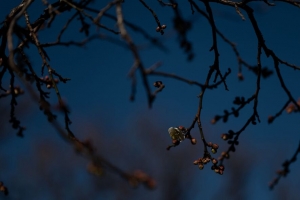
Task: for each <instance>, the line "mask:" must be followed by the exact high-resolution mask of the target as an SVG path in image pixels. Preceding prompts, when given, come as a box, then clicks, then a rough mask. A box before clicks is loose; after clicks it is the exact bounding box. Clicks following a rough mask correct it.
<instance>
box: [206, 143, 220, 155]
mask: <svg viewBox="0 0 300 200" xmlns="http://www.w3.org/2000/svg"><path fill="white" fill-rule="evenodd" d="M207 146H208V147H211V152H212V153H213V154H215V153H217V150H218V148H219V145H217V144H213V143H212V142H209V143H207Z"/></svg>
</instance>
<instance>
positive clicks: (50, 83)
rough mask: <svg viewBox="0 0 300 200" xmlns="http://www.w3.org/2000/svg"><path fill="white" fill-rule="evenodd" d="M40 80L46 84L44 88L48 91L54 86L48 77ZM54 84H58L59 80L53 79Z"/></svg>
mask: <svg viewBox="0 0 300 200" xmlns="http://www.w3.org/2000/svg"><path fill="white" fill-rule="evenodd" d="M41 80H42V81H43V82H45V83H46V87H47V88H48V89H50V88H52V87H53V86H54V85H53V81H52V80H51V78H50V77H49V76H45V77H42V78H41ZM54 82H55V84H57V83H58V82H59V80H58V79H57V78H56V79H54Z"/></svg>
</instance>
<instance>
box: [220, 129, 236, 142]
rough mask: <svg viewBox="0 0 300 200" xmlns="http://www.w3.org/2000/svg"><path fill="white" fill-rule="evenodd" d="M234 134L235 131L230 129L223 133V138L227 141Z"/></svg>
mask: <svg viewBox="0 0 300 200" xmlns="http://www.w3.org/2000/svg"><path fill="white" fill-rule="evenodd" d="M234 134H235V133H234V132H233V130H229V131H228V133H223V134H221V138H222V139H223V140H225V141H226V140H228V139H232V138H233V136H234Z"/></svg>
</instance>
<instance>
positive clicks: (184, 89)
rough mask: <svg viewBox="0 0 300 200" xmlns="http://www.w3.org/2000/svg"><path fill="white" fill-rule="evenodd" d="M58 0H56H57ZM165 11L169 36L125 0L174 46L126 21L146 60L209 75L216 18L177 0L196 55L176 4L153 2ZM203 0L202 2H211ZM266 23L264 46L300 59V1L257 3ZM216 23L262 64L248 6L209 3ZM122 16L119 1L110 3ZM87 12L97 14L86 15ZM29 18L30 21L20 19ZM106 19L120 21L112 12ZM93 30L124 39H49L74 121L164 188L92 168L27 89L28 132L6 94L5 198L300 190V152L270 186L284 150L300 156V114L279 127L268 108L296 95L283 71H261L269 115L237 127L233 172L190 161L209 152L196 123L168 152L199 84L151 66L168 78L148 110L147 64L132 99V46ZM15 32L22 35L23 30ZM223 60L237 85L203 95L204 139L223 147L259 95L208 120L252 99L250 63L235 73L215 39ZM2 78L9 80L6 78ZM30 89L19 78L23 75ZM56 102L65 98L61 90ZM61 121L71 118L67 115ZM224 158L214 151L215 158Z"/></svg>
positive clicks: (192, 75)
mask: <svg viewBox="0 0 300 200" xmlns="http://www.w3.org/2000/svg"><path fill="white" fill-rule="evenodd" d="M49 2H50V3H53V2H54V1H53V2H52V1H49ZM107 2H109V1H103V2H101V3H99V1H98V2H95V3H93V4H92V5H91V6H90V7H94V8H96V9H100V8H102V7H103V6H105V5H106V4H107ZM146 2H147V3H148V4H149V6H151V8H152V9H153V10H154V11H155V12H156V13H157V16H158V17H159V19H160V21H161V23H162V24H166V25H167V29H166V30H165V34H164V35H163V36H161V35H160V34H159V33H157V32H156V31H155V29H156V26H157V25H156V22H155V20H154V18H153V16H152V15H151V13H150V12H149V11H148V10H147V9H146V8H145V7H144V6H143V5H142V4H141V3H140V2H138V1H125V3H124V4H123V9H124V18H125V19H126V20H127V21H130V22H131V23H133V24H136V25H137V26H140V27H141V28H143V29H145V30H146V31H147V33H148V34H150V35H151V36H153V37H157V38H159V42H160V43H161V44H163V45H164V46H165V47H166V50H165V51H163V50H160V49H158V48H156V47H155V46H154V45H153V44H151V42H149V41H147V40H145V38H144V37H143V36H141V35H140V34H138V33H137V32H134V31H132V30H130V29H128V28H127V29H128V31H129V33H130V35H131V37H132V39H133V41H134V42H135V44H136V45H138V46H139V47H140V55H141V58H142V62H143V64H144V66H145V67H147V68H148V67H150V66H152V65H153V64H155V63H157V62H162V65H161V66H160V67H159V68H158V71H163V72H169V73H174V74H177V75H180V76H182V77H185V78H187V79H190V80H196V81H198V82H200V83H204V81H205V78H206V75H207V72H208V70H209V66H210V65H212V63H213V60H214V57H213V56H214V55H213V52H209V49H210V47H211V45H212V36H211V27H210V25H209V23H208V22H207V20H206V19H205V18H204V17H203V16H201V15H200V14H198V13H195V14H194V15H192V14H191V10H190V4H189V3H188V1H180V2H179V5H178V6H179V9H180V11H181V14H182V16H183V17H184V18H185V19H186V20H191V22H192V29H191V30H190V31H189V32H188V35H187V38H188V40H189V41H190V42H191V43H192V44H193V51H194V53H195V58H194V59H193V60H192V61H188V60H187V55H186V54H185V53H184V51H183V50H182V49H181V48H180V45H179V42H178V35H177V33H176V31H175V30H174V27H173V25H172V19H173V17H174V12H173V10H172V8H171V7H162V6H160V4H159V3H158V2H157V1H146ZM19 3H20V1H8V0H4V1H2V3H1V6H0V19H1V21H2V20H4V19H5V16H6V15H7V14H8V13H9V12H10V10H11V9H12V8H13V7H15V6H17V5H18V4H19ZM197 3H198V5H199V6H200V7H201V8H202V9H203V10H205V7H204V5H203V4H202V3H201V2H198V1H197ZM249 5H250V6H251V7H252V8H253V9H254V10H255V12H254V15H255V17H256V19H257V21H258V25H259V27H260V28H261V31H262V33H263V36H264V38H265V40H266V44H267V45H268V47H269V48H271V49H273V51H274V52H275V53H276V54H277V56H278V57H280V58H281V59H282V60H285V61H288V62H290V63H293V64H296V65H300V60H299V49H300V48H299V47H300V40H299V33H300V26H299V22H300V13H299V8H297V7H295V6H291V5H288V4H284V3H280V2H276V6H274V7H270V6H267V5H266V4H264V3H263V2H253V3H250V4H249ZM211 6H212V9H213V12H214V17H215V23H216V26H217V27H218V29H219V30H220V31H221V32H222V33H223V34H224V35H225V36H226V37H227V38H228V39H229V40H231V41H232V42H235V43H236V44H237V48H238V50H239V52H240V55H241V57H242V58H243V59H244V60H245V61H247V62H248V63H249V64H251V65H255V64H256V53H257V52H256V51H257V39H256V36H255V33H254V31H253V29H252V26H251V23H250V20H249V19H247V16H246V13H244V12H243V11H242V12H243V14H244V16H245V18H246V20H245V21H243V20H242V19H241V17H240V16H239V15H238V14H237V13H236V11H235V9H234V8H229V7H225V6H222V5H218V4H216V3H211ZM43 9H44V5H43V4H42V2H41V1H35V2H34V3H33V4H32V5H31V6H30V8H29V11H28V12H29V15H30V19H31V21H35V19H37V18H38V17H39V16H40V14H42V10H43ZM72 13H74V11H72V12H66V13H64V14H63V15H61V16H58V17H57V19H56V20H55V21H54V22H53V24H52V26H51V28H50V29H47V28H45V29H44V30H42V31H40V32H39V39H40V41H41V42H42V43H43V42H54V41H55V40H56V38H57V35H58V33H59V31H60V30H61V28H62V27H63V26H64V24H65V23H66V21H67V19H68V17H70V16H71V15H72ZM109 13H110V14H113V15H115V9H114V8H112V9H111V10H110V11H109ZM86 21H87V22H89V20H86ZM18 23H19V24H23V25H24V19H20V20H19V21H18ZM101 23H103V24H105V25H107V26H109V27H110V28H113V29H115V30H117V26H116V23H115V21H114V20H111V19H108V18H105V17H103V19H102V21H101ZM80 27H81V25H80V23H79V21H77V20H75V21H74V22H73V23H72V24H71V25H70V27H69V29H68V30H67V31H66V33H65V34H64V35H63V37H62V41H71V40H73V41H81V40H83V39H84V38H85V35H84V34H82V33H79V29H80ZM90 31H91V34H93V33H97V32H99V33H102V34H104V35H108V36H110V37H112V38H115V39H116V40H117V41H119V43H118V44H121V45H118V44H113V43H111V42H109V41H106V40H103V39H99V40H93V41H92V42H90V43H88V44H86V45H85V46H84V47H74V46H71V47H64V46H57V47H51V48H47V49H46V50H47V53H48V55H49V57H50V58H51V61H50V64H51V66H52V67H53V68H54V69H55V70H56V71H57V72H58V73H60V74H61V75H62V76H63V77H68V78H71V81H69V82H68V83H67V84H63V83H59V84H58V87H59V89H60V92H61V95H62V97H63V99H64V100H65V101H66V102H67V104H68V106H69V107H70V109H71V114H70V118H71V120H72V122H73V123H72V125H71V130H73V132H74V134H75V135H76V136H77V137H78V138H80V139H85V138H89V139H91V140H92V142H93V144H94V146H96V148H97V152H98V153H99V154H100V155H102V156H104V157H105V158H107V159H108V160H109V161H110V162H112V163H114V164H116V165H117V166H119V167H120V168H122V169H124V170H125V171H129V172H130V171H134V170H135V169H141V170H143V171H145V172H147V173H148V174H149V175H150V176H151V177H153V178H155V180H156V181H157V188H156V189H155V190H148V189H147V188H145V187H143V186H142V185H141V186H140V187H138V188H136V189H132V188H131V187H130V185H129V184H128V183H127V182H126V181H124V180H123V179H121V178H120V177H118V175H116V174H113V173H111V172H109V171H107V172H106V173H105V175H103V176H101V177H95V176H94V175H92V174H90V173H88V172H87V170H86V165H87V164H88V161H87V160H86V159H84V158H82V157H80V156H78V155H76V153H75V151H74V149H73V148H72V146H70V145H69V144H68V143H66V142H65V141H64V140H63V139H62V138H61V137H60V136H59V134H57V133H56V131H55V130H54V129H53V127H52V126H51V125H50V124H49V123H48V121H47V119H46V117H45V116H44V115H43V113H42V112H41V111H40V110H39V108H38V105H37V104H36V103H35V102H33V101H32V99H31V98H30V95H29V94H28V93H26V90H25V94H24V95H23V96H21V97H19V98H18V99H17V100H18V103H19V105H18V109H17V110H18V111H17V116H18V117H19V119H20V120H21V124H22V125H24V126H26V128H27V129H26V131H25V132H24V134H25V137H24V138H19V137H17V136H16V134H15V132H16V131H15V130H13V129H12V128H11V126H10V124H9V123H8V119H9V112H10V110H9V109H10V106H9V102H10V100H9V98H7V99H1V105H0V112H1V115H2V116H1V122H0V125H1V134H0V181H2V182H4V184H5V185H6V186H7V187H8V188H9V191H10V194H9V196H8V197H4V195H3V194H2V193H0V199H45V200H47V199H299V196H300V193H299V185H298V181H299V176H300V171H299V170H298V168H299V167H300V163H299V162H295V163H293V164H292V165H291V173H290V174H288V176H287V177H285V178H283V179H281V180H280V182H279V184H278V185H277V186H276V187H275V189H274V190H273V191H270V190H269V188H268V183H269V182H270V181H271V180H272V179H273V178H275V176H276V170H278V169H281V164H282V163H283V162H284V160H286V159H289V158H291V157H292V155H293V154H294V152H295V151H296V149H297V147H298V144H299V115H298V114H297V113H291V114H287V113H286V112H285V111H284V112H283V114H282V115H281V116H280V117H279V118H278V119H276V120H275V121H274V122H273V123H272V124H271V125H269V124H268V123H267V119H268V116H269V115H274V114H275V113H277V112H278V111H279V110H280V109H281V108H282V106H283V105H284V104H285V103H286V101H287V100H288V97H287V96H286V94H285V92H284V91H283V89H282V88H281V86H280V82H279V80H278V77H277V76H276V74H275V73H273V75H272V76H270V77H269V78H267V79H262V80H261V90H260V94H259V101H258V112H259V116H260V119H261V123H259V124H257V125H256V126H253V125H250V126H248V127H247V129H246V130H245V131H244V132H243V133H242V134H241V136H240V139H239V141H240V145H239V146H238V147H237V151H236V152H235V153H233V154H231V158H230V159H229V160H226V161H225V163H224V164H225V167H226V170H225V172H224V174H223V176H220V175H218V174H216V173H214V172H213V171H211V170H210V164H208V165H207V166H205V168H204V169H203V170H202V171H200V170H199V169H198V167H197V166H194V165H193V161H194V160H196V159H198V158H199V157H202V156H203V155H202V154H203V144H202V142H201V139H200V134H199V130H198V128H197V127H195V128H194V129H193V130H192V132H191V133H192V136H193V137H195V138H196V139H197V140H198V143H197V145H195V146H193V145H191V144H190V142H189V141H188V140H185V141H183V142H182V143H181V144H180V145H179V146H177V147H176V148H172V149H171V150H170V151H166V147H167V146H168V145H169V144H171V142H172V141H171V139H170V137H169V133H168V131H167V130H168V128H169V127H172V126H173V127H174V126H179V125H183V126H186V127H188V126H190V124H191V123H192V121H193V119H194V116H195V114H196V112H197V109H198V101H199V99H198V98H197V95H199V94H200V92H201V91H200V88H199V87H197V86H195V85H189V84H186V83H183V82H180V81H177V80H174V79H170V78H165V77H157V76H149V83H150V85H151V89H152V91H154V90H155V88H154V87H153V86H152V83H153V82H155V81H157V80H160V81H162V82H163V83H164V84H165V86H166V87H165V88H164V90H163V91H162V92H160V93H159V94H158V95H157V98H156V99H155V101H154V104H153V107H152V108H151V109H149V108H148V103H147V96H146V92H145V89H144V87H143V84H142V79H141V77H140V73H139V72H138V73H137V74H136V75H137V93H136V98H135V101H134V102H131V101H130V100H129V97H130V92H131V80H130V78H129V77H128V76H127V75H128V72H129V69H130V68H131V66H132V65H133V62H134V58H133V56H132V52H130V51H129V50H128V48H127V47H126V45H124V44H125V43H124V42H123V41H122V40H121V38H120V36H118V35H114V34H112V33H110V32H108V31H106V30H104V29H100V30H98V29H97V28H96V27H95V26H93V25H92V26H91V28H90ZM16 41H17V39H16ZM218 45H219V52H220V69H221V71H222V73H225V72H226V71H227V69H228V68H231V70H232V73H231V74H230V75H229V77H228V79H227V84H228V87H229V91H225V89H224V85H220V86H219V87H218V88H217V89H213V90H207V91H206V93H205V96H204V100H203V110H202V115H201V117H202V124H203V129H204V133H205V136H206V140H207V141H212V142H213V143H217V144H219V146H220V149H219V151H218V154H217V155H219V154H220V153H221V152H222V151H225V150H227V148H228V144H227V143H226V142H225V141H223V140H222V139H221V137H220V135H221V134H222V133H226V132H227V131H228V130H229V129H232V130H234V131H237V130H239V129H241V128H242V126H243V125H244V124H245V122H246V120H248V118H249V116H250V115H251V114H252V111H253V103H251V104H250V105H247V106H246V107H245V108H244V109H243V110H242V111H241V112H240V116H239V117H238V118H235V117H233V116H231V117H229V120H228V122H227V123H223V122H221V121H220V122H218V123H216V124H214V125H213V124H211V123H210V121H211V119H212V118H213V117H214V116H215V115H216V114H220V115H221V114H222V113H223V110H224V109H227V110H230V109H231V107H232V106H234V105H233V103H232V102H233V100H234V98H235V97H236V96H244V97H245V98H248V97H250V96H251V95H253V94H254V92H255V90H256V75H255V74H254V73H253V72H250V71H248V70H247V69H246V68H243V75H244V77H245V80H244V81H239V80H238V77H237V73H238V66H237V61H236V57H235V54H234V52H233V51H232V48H231V47H230V46H229V45H228V44H226V43H225V42H224V41H222V39H221V38H220V37H218ZM26 53H28V55H29V58H30V61H31V62H32V64H33V66H34V68H35V70H36V71H40V69H39V68H40V67H41V64H42V63H41V58H40V57H39V55H38V52H37V50H36V48H35V47H34V46H31V47H30V48H29V49H26ZM262 66H263V67H268V68H269V69H271V70H273V72H275V70H274V67H273V60H272V59H270V58H267V57H266V56H265V54H264V53H263V54H262ZM280 70H281V72H282V75H283V77H284V80H285V83H286V85H287V86H288V88H289V89H290V91H291V93H292V95H293V97H294V98H295V99H296V100H297V99H298V97H299V98H300V92H299V72H298V71H295V70H293V69H291V68H289V67H286V66H283V65H280ZM5 80H6V81H2V84H3V85H4V86H8V85H9V82H8V80H9V77H5ZM21 87H22V85H21ZM49 101H50V102H51V103H53V105H54V104H56V103H57V98H56V96H55V92H54V90H53V91H51V99H50V100H49ZM56 113H57V114H58V121H60V122H61V123H63V120H64V118H63V114H61V113H59V112H56ZM216 157H217V156H216Z"/></svg>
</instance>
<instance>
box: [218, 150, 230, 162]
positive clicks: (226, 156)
mask: <svg viewBox="0 0 300 200" xmlns="http://www.w3.org/2000/svg"><path fill="white" fill-rule="evenodd" d="M224 158H227V159H229V153H227V152H225V151H223V152H222V153H221V156H220V157H219V160H223V159H224Z"/></svg>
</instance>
